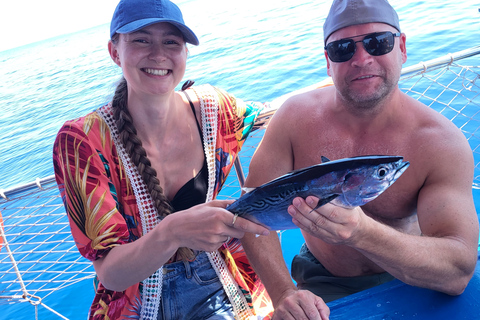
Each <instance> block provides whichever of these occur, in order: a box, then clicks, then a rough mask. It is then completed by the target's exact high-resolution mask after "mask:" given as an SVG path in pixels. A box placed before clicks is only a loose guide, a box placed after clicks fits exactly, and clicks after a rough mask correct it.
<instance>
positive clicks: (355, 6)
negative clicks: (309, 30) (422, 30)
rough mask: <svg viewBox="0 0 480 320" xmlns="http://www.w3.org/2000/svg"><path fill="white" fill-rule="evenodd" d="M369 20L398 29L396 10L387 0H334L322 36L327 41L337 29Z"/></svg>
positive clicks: (369, 21)
mask: <svg viewBox="0 0 480 320" xmlns="http://www.w3.org/2000/svg"><path fill="white" fill-rule="evenodd" d="M371 22H381V23H386V24H389V25H391V26H392V27H394V28H395V29H397V30H398V31H400V22H399V20H398V15H397V12H396V11H395V9H393V7H392V6H391V5H390V3H388V1H387V0H334V1H333V3H332V6H331V7H330V12H329V13H328V16H327V18H326V19H325V23H324V25H323V38H324V39H325V43H327V39H328V37H330V36H331V35H332V33H334V32H335V31H337V30H339V29H343V28H345V27H349V26H353V25H357V24H364V23H371ZM400 32H401V31H400Z"/></svg>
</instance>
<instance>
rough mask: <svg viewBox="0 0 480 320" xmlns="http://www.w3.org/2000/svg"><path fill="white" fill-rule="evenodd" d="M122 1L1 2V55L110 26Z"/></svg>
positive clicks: (30, 0)
mask: <svg viewBox="0 0 480 320" xmlns="http://www.w3.org/2000/svg"><path fill="white" fill-rule="evenodd" d="M118 1H119V0H20V1H16V0H2V4H1V9H0V30H1V36H0V37H1V39H0V51H4V50H7V49H11V48H16V47H19V46H22V45H25V44H29V43H33V42H37V41H40V40H45V39H49V38H53V37H56V36H59V35H63V34H69V33H72V32H76V31H80V30H85V29H89V28H92V27H96V26H99V25H102V24H105V23H110V20H111V18H112V15H113V11H114V10H115V7H116V5H117V3H118Z"/></svg>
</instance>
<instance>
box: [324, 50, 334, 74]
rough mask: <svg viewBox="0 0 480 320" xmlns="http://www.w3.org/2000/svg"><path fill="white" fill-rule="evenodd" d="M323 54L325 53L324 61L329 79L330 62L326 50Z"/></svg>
mask: <svg viewBox="0 0 480 320" xmlns="http://www.w3.org/2000/svg"><path fill="white" fill-rule="evenodd" d="M324 53H325V60H327V74H328V76H329V77H331V76H332V75H331V74H330V60H328V54H327V50H325V51H324Z"/></svg>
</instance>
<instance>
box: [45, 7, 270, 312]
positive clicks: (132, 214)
mask: <svg viewBox="0 0 480 320" xmlns="http://www.w3.org/2000/svg"><path fill="white" fill-rule="evenodd" d="M110 31H111V41H109V44H108V49H109V52H110V56H111V58H112V59H113V61H114V62H115V63H116V64H117V65H118V66H120V67H121V68H122V72H123V79H122V80H121V82H120V84H119V85H118V87H117V89H116V92H115V95H114V97H113V100H112V102H111V103H110V104H108V105H106V106H104V107H102V108H99V109H98V110H96V111H95V112H93V113H90V114H88V115H86V116H85V117H82V118H79V119H75V120H72V121H68V122H66V123H65V124H64V125H63V127H62V128H61V129H60V131H59V133H58V135H57V138H56V141H55V145H54V152H53V160H54V167H55V174H56V179H57V183H58V185H59V189H60V192H61V193H62V196H63V198H64V203H65V207H66V210H67V213H68V217H69V220H70V225H71V229H72V234H73V236H74V238H75V241H76V244H77V247H78V249H79V251H80V253H81V254H82V255H83V256H84V257H86V258H87V259H89V260H91V261H93V265H94V267H95V271H96V273H97V278H98V280H99V282H97V284H96V295H95V299H94V302H93V304H92V307H91V309H90V314H89V318H90V319H127V318H128V319H131V318H134V319H138V318H142V319H157V318H158V319H233V318H234V317H235V318H236V319H247V318H251V317H252V316H253V315H255V314H256V315H257V317H258V316H260V315H262V314H265V313H268V312H269V311H270V309H271V303H270V301H269V298H268V295H266V292H265V290H264V288H263V285H262V284H261V283H260V281H259V279H258V277H257V276H256V275H255V273H254V272H253V270H252V269H251V267H250V266H249V264H248V260H247V259H246V257H245V255H244V253H243V248H242V247H241V246H240V244H239V240H238V239H239V238H242V237H243V235H244V234H245V232H252V233H255V234H260V235H267V234H268V230H267V229H265V228H263V227H261V226H259V225H257V224H254V223H252V222H249V221H247V220H245V219H242V218H240V217H237V216H234V215H233V214H231V213H230V212H229V211H227V210H225V207H226V206H227V205H228V204H229V203H231V201H226V200H224V201H219V200H213V199H214V198H215V196H216V195H217V194H218V192H219V191H220V188H221V187H222V185H223V182H224V181H225V178H226V176H227V175H228V172H229V171H230V169H231V167H232V165H233V162H234V159H235V157H236V156H237V154H238V152H239V150H240V148H241V146H242V144H243V142H244V140H245V138H246V137H247V135H248V133H249V131H250V129H251V125H252V124H253V121H254V120H255V117H256V116H257V114H258V113H259V110H260V108H261V105H260V104H245V103H244V102H243V101H241V100H238V99H235V98H234V97H233V96H231V95H229V94H227V93H226V92H224V91H222V90H220V89H218V88H214V87H211V86H208V85H205V86H199V87H190V88H189V86H190V85H191V84H192V83H191V82H187V83H186V84H185V85H184V87H183V89H182V91H180V92H175V87H176V86H177V85H178V84H179V83H180V81H181V79H182V78H183V76H184V73H185V68H186V59H187V53H188V50H187V47H186V42H188V43H191V44H194V45H198V39H197V37H196V36H195V34H194V33H193V32H192V31H191V30H190V29H189V28H188V27H187V26H186V25H185V23H184V21H183V17H182V14H181V12H180V10H179V9H178V7H177V6H176V5H175V4H173V3H171V2H170V1H167V0H162V1H160V0H156V1H155V0H148V1H147V0H122V1H120V3H119V4H118V6H117V8H116V10H115V13H114V16H113V19H112V22H111V30H110ZM162 266H163V267H162Z"/></svg>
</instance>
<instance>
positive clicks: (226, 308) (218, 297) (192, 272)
mask: <svg viewBox="0 0 480 320" xmlns="http://www.w3.org/2000/svg"><path fill="white" fill-rule="evenodd" d="M157 319H158V320H167V319H176V320H177V319H178V320H180V319H181V320H187V319H189V320H190V319H192V320H193V319H195V320H197V319H198V320H200V319H202V320H203V319H210V320H214V319H232V320H233V319H234V317H233V312H232V305H231V303H230V301H229V300H228V297H227V295H226V293H225V290H224V289H223V286H222V283H221V282H220V279H219V278H218V276H217V274H216V272H215V270H214V269H213V267H212V265H211V264H210V261H209V259H208V257H207V254H206V253H205V252H201V253H199V254H198V255H197V257H196V258H195V260H194V261H192V262H188V261H177V262H174V263H170V264H166V265H164V266H163V287H162V298H161V300H160V307H159V310H158V318H157Z"/></svg>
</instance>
